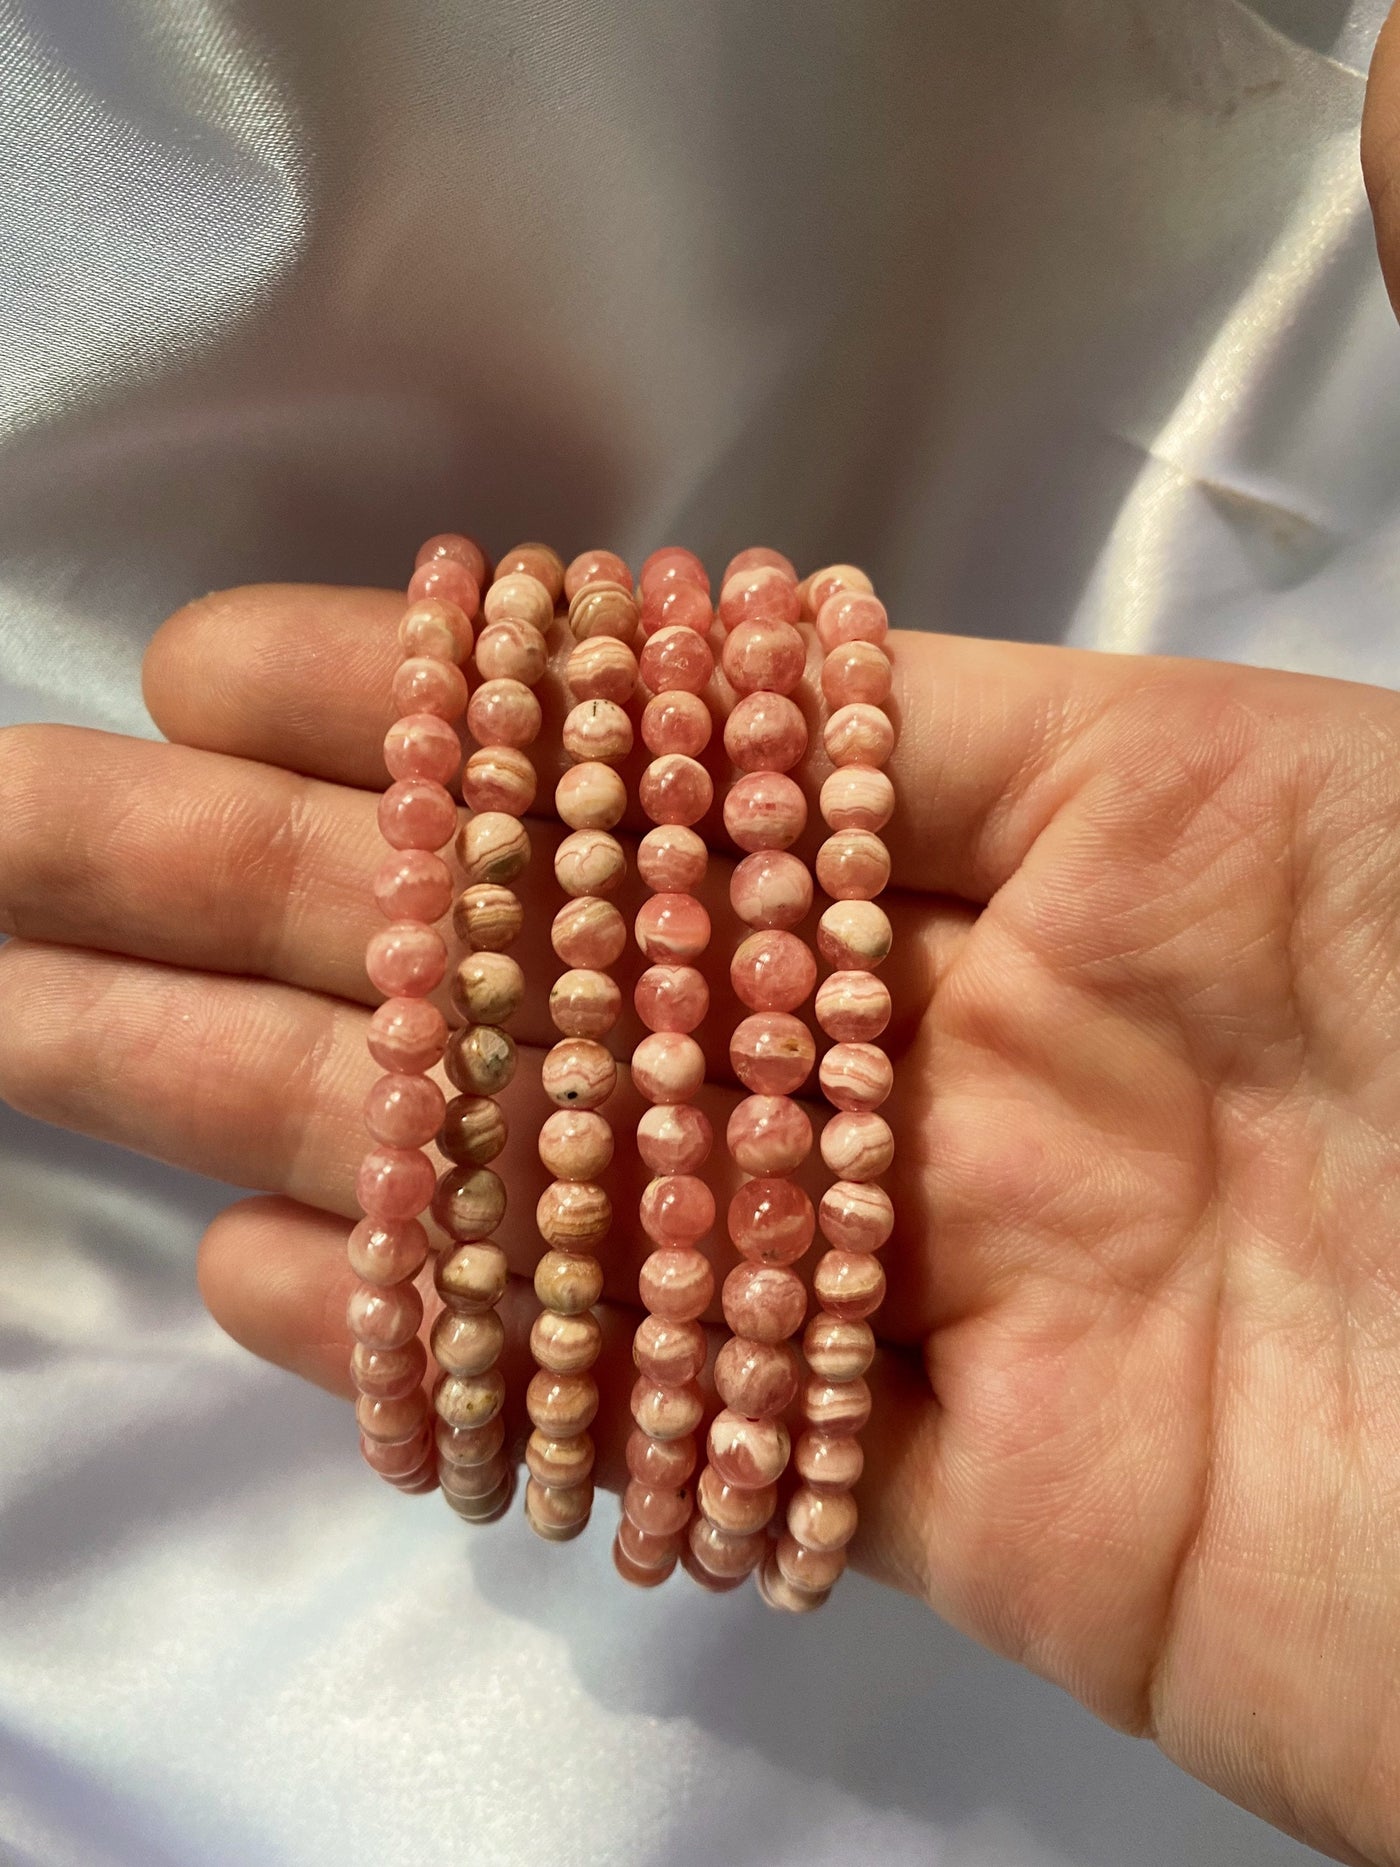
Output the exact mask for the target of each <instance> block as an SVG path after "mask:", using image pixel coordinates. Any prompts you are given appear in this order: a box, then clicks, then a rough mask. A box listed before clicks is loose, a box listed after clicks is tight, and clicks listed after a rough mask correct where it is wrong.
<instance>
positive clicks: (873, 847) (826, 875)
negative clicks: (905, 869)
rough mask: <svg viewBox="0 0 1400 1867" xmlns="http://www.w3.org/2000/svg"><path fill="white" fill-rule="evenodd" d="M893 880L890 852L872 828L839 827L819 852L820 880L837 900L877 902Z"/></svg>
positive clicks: (818, 868)
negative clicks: (879, 895) (843, 828)
mask: <svg viewBox="0 0 1400 1867" xmlns="http://www.w3.org/2000/svg"><path fill="white" fill-rule="evenodd" d="M889 879H890V852H889V850H888V849H886V847H885V845H884V844H883V843H882V842H881V841H880V839H879V837H878V836H876V835H875V834H874V832H873V831H871V830H838V831H837V832H836V834H835V835H834V836H829V837H827V839H826V841H825V842H824V843H823V844H822V846H821V848H820V849H819V850H818V851H817V880H818V881H819V882H820V883H821V885H822V887H823V888H824V889H825V890H826V892H827V894H829V895H830V896H831V898H832V900H833V901H873V900H874V899H875V897H876V895H878V894H879V893H880V892H881V891H882V890H883V889H884V887H885V885H886V884H887V883H888V881H889Z"/></svg>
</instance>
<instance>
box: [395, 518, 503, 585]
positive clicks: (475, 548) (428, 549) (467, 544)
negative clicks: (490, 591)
mask: <svg viewBox="0 0 1400 1867" xmlns="http://www.w3.org/2000/svg"><path fill="white" fill-rule="evenodd" d="M435 558H451V559H452V560H453V562H454V563H457V564H463V565H465V566H466V568H467V570H468V571H470V572H471V576H472V580H473V582H474V583H476V584H477V586H478V587H479V588H485V586H486V584H487V583H489V582H490V579H491V560H490V559H489V558H488V557H487V555H486V553H485V552H484V551H483V550H482V548H481V546H480V545H479V544H478V543H477V542H476V540H475V539H474V538H468V537H467V536H466V534H465V533H464V532H437V533H435V534H434V535H433V537H431V538H429V539H427V540H426V542H425V543H423V544H421V545H419V547H418V555H417V557H416V558H415V559H414V560H413V567H414V569H415V570H418V569H420V568H421V567H422V566H423V565H424V564H431V563H432V562H433V560H434V559H435Z"/></svg>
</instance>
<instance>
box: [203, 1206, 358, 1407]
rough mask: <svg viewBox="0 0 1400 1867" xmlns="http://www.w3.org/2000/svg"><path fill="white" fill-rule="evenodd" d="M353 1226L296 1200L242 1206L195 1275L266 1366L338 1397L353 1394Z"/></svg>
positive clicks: (217, 1231)
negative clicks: (349, 1242) (349, 1253)
mask: <svg viewBox="0 0 1400 1867" xmlns="http://www.w3.org/2000/svg"><path fill="white" fill-rule="evenodd" d="M349 1229H350V1228H349V1226H348V1224H347V1223H346V1221H345V1220H344V1219H338V1218H336V1217H335V1216H334V1215H333V1214H332V1213H328V1212H318V1211H316V1210H315V1209H314V1208H312V1207H310V1206H304V1205H301V1204H300V1203H299V1202H298V1201H296V1200H294V1199H284V1198H281V1197H277V1196H272V1197H269V1196H256V1197H253V1198H250V1199H240V1200H236V1201H235V1202H234V1203H233V1205H231V1206H226V1207H225V1208H224V1210H223V1211H222V1212H221V1213H220V1214H219V1215H218V1217H217V1218H216V1219H214V1221H213V1223H212V1224H211V1225H210V1226H209V1227H208V1229H207V1230H206V1232H205V1234H204V1236H203V1238H201V1240H200V1242H199V1251H198V1255H197V1258H196V1262H195V1275H196V1278H197V1280H198V1283H199V1292H200V1295H201V1296H202V1297H203V1299H204V1303H205V1306H206V1308H207V1309H208V1311H209V1314H210V1315H211V1316H212V1317H213V1318H214V1321H215V1322H216V1323H218V1325H219V1327H220V1328H221V1329H222V1330H223V1331H224V1333H225V1334H226V1335H229V1336H232V1338H233V1340H234V1341H235V1342H237V1343H238V1344H239V1346H240V1347H242V1348H246V1349H247V1350H248V1351H249V1352H250V1353H251V1354H254V1355H257V1356H258V1357H259V1358H260V1359H261V1360H263V1361H270V1362H273V1363H275V1364H276V1366H278V1367H279V1368H285V1369H287V1370H288V1372H289V1373H292V1374H297V1375H300V1376H301V1377H302V1378H303V1379H304V1380H307V1381H311V1382H312V1383H314V1385H315V1386H317V1387H323V1388H325V1389H326V1390H327V1391H328V1392H330V1393H333V1394H342V1395H346V1396H348V1395H349V1393H350V1370H349V1362H350V1339H349V1334H348V1331H347V1329H346V1325H345V1305H346V1301H347V1299H348V1297H349V1294H350V1290H351V1288H352V1286H353V1284H354V1281H355V1280H354V1275H353V1273H352V1272H351V1270H350V1267H349V1264H348V1261H347V1259H346V1255H345V1240H346V1235H347V1233H348V1231H349Z"/></svg>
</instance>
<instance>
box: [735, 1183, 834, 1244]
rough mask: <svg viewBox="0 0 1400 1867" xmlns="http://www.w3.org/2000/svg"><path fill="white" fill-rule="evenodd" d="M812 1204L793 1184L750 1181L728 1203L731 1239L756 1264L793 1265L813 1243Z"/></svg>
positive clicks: (814, 1227)
mask: <svg viewBox="0 0 1400 1867" xmlns="http://www.w3.org/2000/svg"><path fill="white" fill-rule="evenodd" d="M815 1230H816V1215H815V1214H814V1213H813V1211H812V1202H811V1200H810V1199H808V1197H807V1195H806V1194H805V1193H804V1192H803V1190H802V1188H801V1187H800V1186H796V1185H794V1183H793V1182H792V1181H791V1180H781V1179H774V1178H771V1177H769V1176H768V1175H764V1176H763V1177H761V1178H759V1179H756V1180H748V1181H746V1182H745V1184H744V1185H743V1186H741V1187H740V1188H739V1189H738V1191H737V1192H736V1193H735V1194H734V1196H733V1198H732V1199H731V1200H730V1202H729V1236H730V1238H731V1239H732V1240H733V1243H734V1249H735V1250H736V1251H737V1252H738V1253H739V1255H740V1256H741V1257H745V1258H748V1259H749V1260H750V1261H751V1262H752V1263H755V1264H792V1263H794V1262H795V1261H796V1260H797V1259H798V1258H800V1257H801V1256H802V1254H803V1252H804V1251H805V1250H806V1249H807V1247H808V1245H810V1244H811V1242H812V1236H813V1233H814V1232H815Z"/></svg>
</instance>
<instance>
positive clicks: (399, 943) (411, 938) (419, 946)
mask: <svg viewBox="0 0 1400 1867" xmlns="http://www.w3.org/2000/svg"><path fill="white" fill-rule="evenodd" d="M446 971H447V948H446V946H445V945H444V943H443V939H442V936H441V935H440V934H438V933H436V932H435V931H434V930H433V929H432V928H431V927H424V926H423V925H422V924H421V922H418V921H394V922H392V923H391V925H389V926H388V927H385V928H384V929H382V931H381V932H379V933H377V934H374V935H372V936H371V938H370V941H369V944H368V945H367V946H366V948H365V973H366V976H367V977H368V979H369V982H370V984H371V985H372V986H373V987H374V989H375V990H376V991H377V992H383V993H384V995H385V997H386V998H426V997H427V995H428V993H429V992H432V991H435V990H436V989H437V987H438V986H440V985H441V984H442V976H443V974H444V973H445V972H446Z"/></svg>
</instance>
